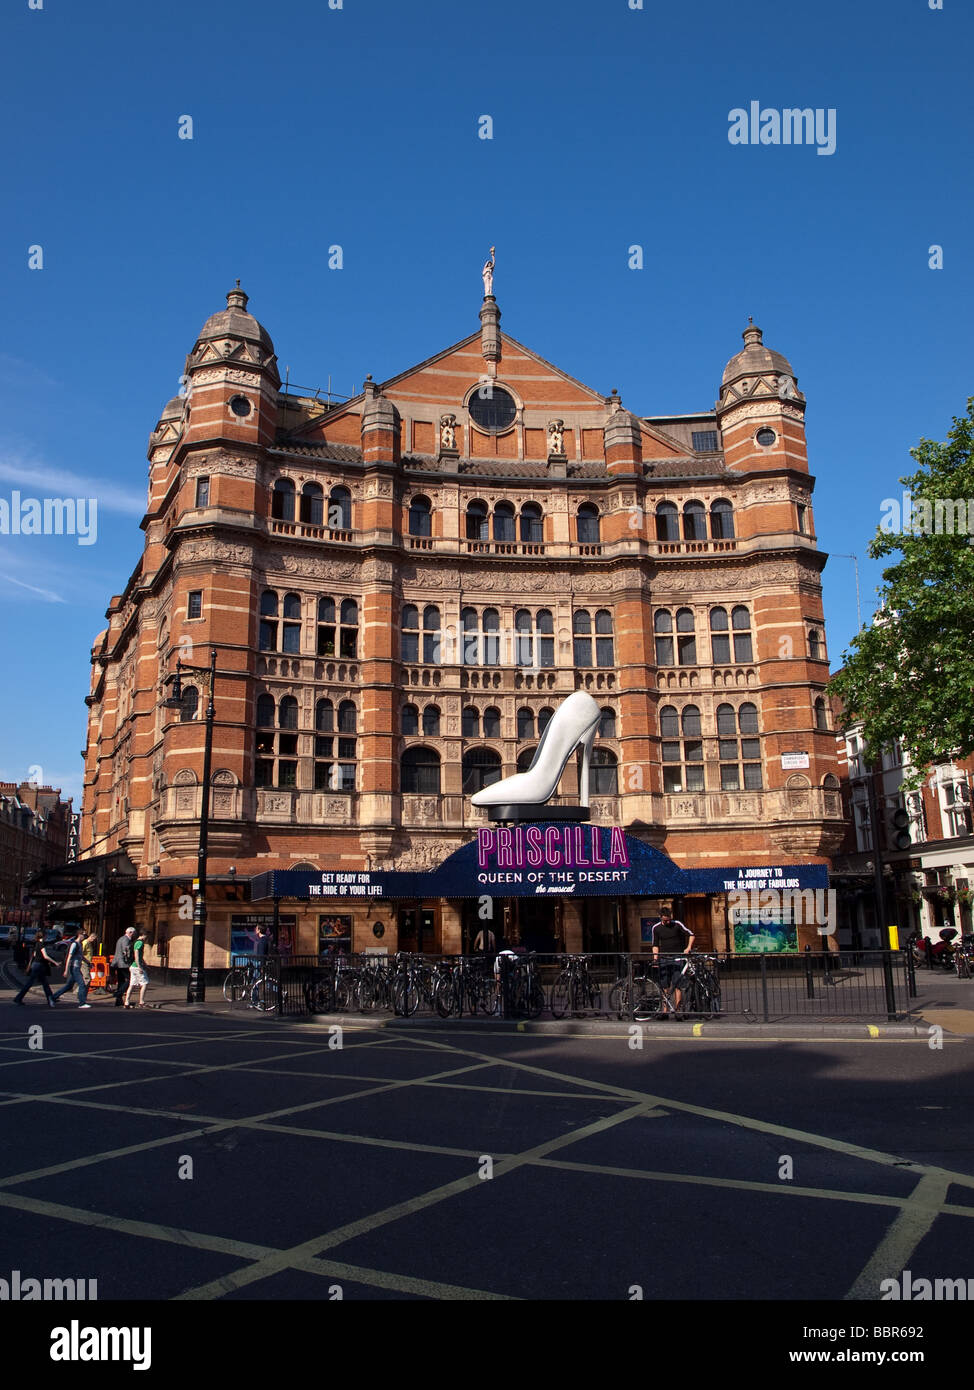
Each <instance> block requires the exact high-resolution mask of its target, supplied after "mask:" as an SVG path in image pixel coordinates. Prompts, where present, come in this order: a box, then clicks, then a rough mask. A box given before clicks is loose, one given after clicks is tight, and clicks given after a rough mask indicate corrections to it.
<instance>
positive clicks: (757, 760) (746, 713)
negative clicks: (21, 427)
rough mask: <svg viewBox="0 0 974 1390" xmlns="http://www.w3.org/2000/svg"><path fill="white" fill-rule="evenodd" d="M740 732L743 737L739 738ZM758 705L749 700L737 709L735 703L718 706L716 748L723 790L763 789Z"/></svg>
mask: <svg viewBox="0 0 974 1390" xmlns="http://www.w3.org/2000/svg"><path fill="white" fill-rule="evenodd" d="M738 732H740V734H741V735H742V737H741V738H740V739H738V737H737V734H738ZM757 732H758V711H757V706H756V705H753V704H750V703H746V704H743V705H741V707H740V709H739V710H737V711H735V710H734V707H733V705H718V707H717V752H718V757H719V758H720V788H721V791H740V790H742V789H743V790H745V791H760V790H761V788H762V786H763V785H764V783H763V780H762V774H761V740H760V738H757V737H747V735H750V734H753V735H756V734H757Z"/></svg>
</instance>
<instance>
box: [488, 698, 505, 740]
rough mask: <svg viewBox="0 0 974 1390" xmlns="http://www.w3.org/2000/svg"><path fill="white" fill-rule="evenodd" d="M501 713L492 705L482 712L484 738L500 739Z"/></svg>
mask: <svg viewBox="0 0 974 1390" xmlns="http://www.w3.org/2000/svg"><path fill="white" fill-rule="evenodd" d="M500 736H501V712H500V710H499V709H495V708H494V706H493V705H491V706H490V708H489V709H485V710H484V738H500Z"/></svg>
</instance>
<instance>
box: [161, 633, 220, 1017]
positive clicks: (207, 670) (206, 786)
mask: <svg viewBox="0 0 974 1390" xmlns="http://www.w3.org/2000/svg"><path fill="white" fill-rule="evenodd" d="M184 671H191V672H193V674H194V675H208V676H209V678H210V680H209V692H208V696H207V704H206V740H205V742H204V745H203V801H202V805H201V807H200V842H199V852H198V854H197V857H196V879H195V880H194V883H193V888H194V889H195V892H196V901H195V903H194V905H193V952H192V956H191V958H190V966H189V984H188V985H187V987H186V1002H187V1003H188V1004H202V1003H203V1002H204V1000H205V999H206V974H205V971H204V968H203V958H204V948H205V943H206V842H207V836H208V834H209V829H210V764H211V762H212V758H213V685H214V682H215V680H216V647H213V648H211V650H210V664H209V666H187V665H186V664H185V663H184V662H182V661H177V662H176V674H175V675H174V676H170V677H169V678H168V679H169V680H170V681H172V694H171V695H170V697H169V699H168V700H166V701H165V702H164V703H165V705H166V708H167V709H181V708H182V703H183V685H182V676H183V672H184Z"/></svg>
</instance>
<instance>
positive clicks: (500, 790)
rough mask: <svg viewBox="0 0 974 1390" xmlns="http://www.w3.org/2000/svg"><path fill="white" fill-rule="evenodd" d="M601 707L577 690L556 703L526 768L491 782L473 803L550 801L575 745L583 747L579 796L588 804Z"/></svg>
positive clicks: (581, 800) (500, 804) (524, 804)
mask: <svg viewBox="0 0 974 1390" xmlns="http://www.w3.org/2000/svg"><path fill="white" fill-rule="evenodd" d="M600 718H601V711H600V709H599V707H598V705H597V704H596V703H595V701H594V700H593V699H592V697H591V695H586V693H585V691H584V690H576V691H575V693H574V695H569V697H568V699H567V700H565V702H564V703H563V704H562V705H560V706H559V708H558V710H557V712H556V713H555V715H554V716H553V717H552V719H551V721H550V723H549V724H548V726H547V728H546V729H545V731H544V733H543V734H542V735H541V742H540V743H539V744H538V746H537V748H536V749H535V753H534V758H533V759H532V761H531V766H530V767H529V768H528V770H527V772H518V773H516V774H515V775H514V776H513V777H505V778H504V780H503V781H502V782H494V783H493V784H492V785H491V786H489V787H484V789H483V791H479V792H477V793H475V795H474V796H472V797H471V798H470V800H471V802H472V803H473V805H474V806H541V805H543V804H544V803H545V802H546V801H550V800H551V798H552V797H553V796H554V794H555V789H556V788H557V786H558V783H559V781H560V780H561V774H562V773H563V772H564V770H565V764H566V763H567V762H568V759H569V758H570V757H571V755H572V753H573V752H574V751H575V749H576V748H577V747H578V746H579V744H581V747H582V773H581V777H580V778H579V784H578V799H579V802H580V804H581V806H582V807H583V808H586V809H587V807H588V770H589V765H590V763H591V761H592V744H593V742H594V740H595V733H596V730H597V729H598V727H599V720H600Z"/></svg>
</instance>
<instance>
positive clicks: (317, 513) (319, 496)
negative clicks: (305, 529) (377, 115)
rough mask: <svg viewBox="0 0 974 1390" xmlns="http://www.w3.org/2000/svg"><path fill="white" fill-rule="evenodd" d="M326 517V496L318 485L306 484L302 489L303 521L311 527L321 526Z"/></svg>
mask: <svg viewBox="0 0 974 1390" xmlns="http://www.w3.org/2000/svg"><path fill="white" fill-rule="evenodd" d="M324 515H325V494H324V492H323V490H322V489H321V488H320V487H319V486H318V484H317V483H305V485H304V487H303V488H302V489H301V520H302V521H304V522H307V523H308V525H309V526H320V525H321V524H322V522H323V521H324Z"/></svg>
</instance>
